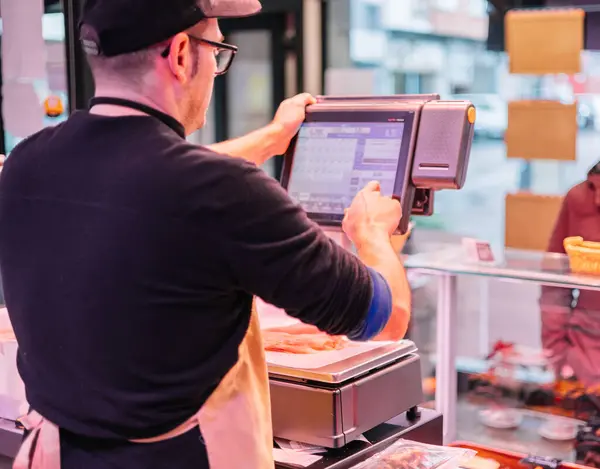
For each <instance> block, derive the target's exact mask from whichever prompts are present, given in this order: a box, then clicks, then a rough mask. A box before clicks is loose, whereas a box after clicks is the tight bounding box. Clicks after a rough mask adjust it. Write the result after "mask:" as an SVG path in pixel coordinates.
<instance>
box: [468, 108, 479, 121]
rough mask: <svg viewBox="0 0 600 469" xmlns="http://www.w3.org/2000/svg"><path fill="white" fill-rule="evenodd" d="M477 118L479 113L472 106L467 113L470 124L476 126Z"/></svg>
mask: <svg viewBox="0 0 600 469" xmlns="http://www.w3.org/2000/svg"><path fill="white" fill-rule="evenodd" d="M476 116H477V111H476V110H475V107H474V106H471V107H470V108H469V110H468V111H467V120H468V121H469V124H474V123H475V117H476Z"/></svg>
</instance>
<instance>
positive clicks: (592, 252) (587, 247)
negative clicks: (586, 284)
mask: <svg viewBox="0 0 600 469" xmlns="http://www.w3.org/2000/svg"><path fill="white" fill-rule="evenodd" d="M563 243H564V246H565V251H566V252H567V255H568V256H569V264H570V265H571V271H572V272H573V273H576V274H588V275H600V243H594V242H591V241H584V240H583V238H582V237H581V236H572V237H570V238H565V240H564V242H563Z"/></svg>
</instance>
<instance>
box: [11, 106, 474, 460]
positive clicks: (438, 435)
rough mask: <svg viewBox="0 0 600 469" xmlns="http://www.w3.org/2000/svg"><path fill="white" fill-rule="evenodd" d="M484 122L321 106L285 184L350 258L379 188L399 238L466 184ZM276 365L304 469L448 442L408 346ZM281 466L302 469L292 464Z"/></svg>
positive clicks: (422, 111) (461, 112) (14, 432)
mask: <svg viewBox="0 0 600 469" xmlns="http://www.w3.org/2000/svg"><path fill="white" fill-rule="evenodd" d="M474 120H475V108H474V107H473V105H472V104H471V103H470V102H467V101H440V100H439V96H436V95H420V96H415V95H413V96H388V97H359V96H356V97H320V98H319V99H318V102H317V104H315V105H313V106H310V107H309V108H308V110H307V117H306V122H305V123H304V124H303V125H302V127H301V129H300V131H299V133H298V135H297V136H296V138H295V139H294V140H293V141H292V144H291V145H290V148H289V149H288V151H287V154H286V156H285V162H284V172H283V177H282V184H283V186H284V188H285V189H286V190H287V191H288V193H289V194H290V196H291V197H292V198H293V199H294V200H295V201H296V202H297V203H298V204H300V205H301V206H302V207H303V208H304V209H305V210H306V212H307V213H308V215H309V216H310V217H311V218H312V219H313V220H315V221H316V222H317V223H319V224H320V225H321V226H323V228H324V229H325V231H326V232H327V233H328V234H329V236H331V237H332V238H333V239H335V240H336V241H337V242H339V243H340V244H341V245H342V246H344V247H346V248H347V249H352V246H351V245H350V243H349V241H348V239H347V238H346V237H345V235H344V234H343V232H342V230H341V222H342V220H343V216H344V209H345V208H346V207H348V206H349V205H350V203H351V201H352V199H353V198H354V196H355V195H356V193H357V192H358V191H359V190H360V189H361V188H362V187H364V185H365V184H366V183H367V182H369V181H371V180H378V181H380V183H381V189H382V193H383V194H384V195H388V196H393V197H395V198H397V199H398V200H400V202H401V203H402V207H403V213H404V214H405V215H404V217H403V218H402V221H401V223H400V225H399V226H398V232H399V233H405V232H406V230H407V229H408V224H409V218H410V215H411V214H418V215H427V214H431V213H432V212H433V193H434V190H438V189H459V188H461V187H462V185H463V184H464V181H465V177H466V171H467V165H468V157H469V153H470V148H471V142H472V139H473V124H474ZM266 356H267V363H268V367H269V378H270V389H271V403H272V415H273V430H274V436H275V438H276V439H282V440H287V441H294V442H298V443H304V444H310V445H316V446H319V447H321V448H324V451H325V452H324V453H323V454H322V457H321V458H319V460H318V461H315V462H314V463H312V464H311V465H309V466H306V465H305V467H310V468H311V469H346V468H351V467H353V466H355V465H356V464H358V463H360V462H361V461H363V460H365V459H367V458H369V457H371V456H372V455H374V454H376V453H378V452H379V451H381V450H383V449H385V448H386V447H387V446H389V445H391V444H392V443H393V442H394V441H396V440H397V439H398V438H400V437H402V438H406V439H411V440H415V441H419V442H423V443H429V444H438V445H439V444H442V443H443V437H442V435H443V420H442V415H441V414H440V413H439V412H436V411H434V410H430V409H423V408H420V407H419V405H420V404H421V403H422V402H423V393H422V389H421V382H422V379H421V378H422V377H421V364H420V358H419V355H418V353H417V348H416V346H415V344H414V343H412V342H410V341H407V340H405V341H400V342H398V343H390V342H380V343H367V344H357V345H356V347H351V348H349V349H347V350H346V349H344V350H341V351H334V352H319V353H316V354H311V355H304V356H300V355H294V354H286V353H277V352H266ZM15 372H16V371H15ZM0 417H4V418H7V416H0ZM11 418H13V417H8V419H11ZM8 419H6V420H2V419H0V455H3V456H6V457H9V458H13V457H14V456H15V455H16V452H17V450H18V448H19V445H20V442H21V438H22V433H21V430H20V429H19V428H18V427H17V426H16V424H15V422H14V421H11V420H8ZM276 459H278V458H276ZM277 467H278V468H292V467H298V466H297V465H294V463H293V461H292V462H290V461H289V459H288V460H286V461H281V460H280V461H278V462H277Z"/></svg>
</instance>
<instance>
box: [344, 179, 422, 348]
mask: <svg viewBox="0 0 600 469" xmlns="http://www.w3.org/2000/svg"><path fill="white" fill-rule="evenodd" d="M401 218H402V207H401V206H400V203H399V202H398V201H397V200H394V199H392V198H391V197H385V196H382V195H381V188H380V186H379V183H378V182H370V183H369V184H367V186H366V187H365V188H364V189H363V190H361V191H360V192H359V193H358V194H357V195H356V197H355V198H354V201H353V202H352V205H350V208H349V209H348V210H346V216H345V217H344V223H343V229H344V232H345V233H346V235H347V236H348V238H350V240H351V241H352V243H353V244H354V246H355V247H356V250H357V253H358V257H359V258H360V259H361V260H362V261H363V262H364V263H365V265H367V266H368V267H371V268H372V269H374V270H375V271H377V272H378V273H380V274H381V275H382V276H383V278H384V279H385V280H386V282H387V284H388V287H389V288H390V291H391V294H392V312H391V316H390V318H389V320H388V323H387V325H386V326H385V328H384V329H383V331H382V332H381V333H380V334H379V335H378V336H377V337H376V339H375V340H399V339H401V338H402V337H404V334H405V333H406V330H407V328H408V322H409V320H410V308H411V306H410V286H409V284H408V279H407V278H406V272H405V271H404V267H403V266H402V263H401V262H400V259H399V257H398V253H397V252H395V251H394V248H393V247H392V242H391V238H392V234H393V233H394V231H396V229H397V228H398V224H399V223H400V219H401Z"/></svg>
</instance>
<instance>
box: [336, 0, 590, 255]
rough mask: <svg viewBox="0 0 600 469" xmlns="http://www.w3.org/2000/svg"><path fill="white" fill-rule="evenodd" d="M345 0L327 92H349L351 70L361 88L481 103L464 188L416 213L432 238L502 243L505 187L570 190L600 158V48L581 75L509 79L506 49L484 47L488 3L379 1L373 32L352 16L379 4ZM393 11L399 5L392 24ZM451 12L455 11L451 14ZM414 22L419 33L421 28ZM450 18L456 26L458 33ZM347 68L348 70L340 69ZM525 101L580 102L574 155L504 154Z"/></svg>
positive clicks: (339, 12) (339, 14)
mask: <svg viewBox="0 0 600 469" xmlns="http://www.w3.org/2000/svg"><path fill="white" fill-rule="evenodd" d="M348 1H349V3H350V7H349V8H346V9H345V10H344V9H343V8H341V6H340V5H341V3H343V2H346V0H333V1H332V2H329V5H330V6H329V8H335V13H336V14H335V15H329V22H330V27H329V28H328V29H329V30H330V31H336V33H335V34H332V35H330V36H329V37H328V41H329V43H328V50H329V55H330V56H335V57H336V59H335V63H332V64H331V66H329V67H328V70H327V71H326V74H327V76H328V77H329V78H330V79H328V80H326V85H327V89H326V92H327V93H336V91H340V90H345V89H347V86H348V85H347V83H348V82H349V81H350V80H352V73H353V72H354V74H355V76H356V77H355V78H356V79H355V81H354V82H353V86H354V88H353V91H355V92H357V91H361V92H364V93H365V94H382V93H388V94H390V93H433V92H435V93H439V94H441V95H442V96H443V97H445V98H454V99H462V98H467V99H470V100H471V101H473V102H474V103H475V104H476V106H477V107H478V111H479V112H478V121H477V127H476V139H475V142H474V144H473V150H472V153H471V163H470V167H469V174H468V178H467V183H466V186H465V188H464V189H463V190H462V191H442V192H440V193H439V195H438V197H437V200H436V213H435V215H434V216H433V217H430V218H420V219H417V220H416V222H417V226H420V227H421V228H422V229H423V230H426V231H428V232H430V233H432V234H431V236H433V237H435V238H437V239H457V238H459V237H461V236H470V237H476V238H480V239H485V240H488V241H490V242H491V243H492V245H493V246H495V247H502V246H503V245H504V198H505V195H506V193H508V192H514V191H517V190H531V191H533V192H536V193H541V194H550V195H551V194H564V193H565V192H566V191H567V190H568V188H569V187H571V186H572V185H573V184H575V183H577V182H579V181H581V180H582V179H583V178H584V177H585V174H586V172H587V169H589V167H591V166H592V165H593V163H595V162H596V161H597V160H598V159H599V158H600V152H597V151H595V148H597V147H598V145H597V144H598V142H599V141H600V80H599V79H598V76H600V52H595V51H587V52H585V53H584V73H582V74H581V75H578V76H575V77H566V76H547V77H544V78H533V77H527V76H512V75H510V74H509V72H508V61H507V59H506V56H505V54H504V53H501V52H492V51H488V50H487V48H486V41H487V32H488V24H487V23H488V18H487V16H486V15H482V14H481V13H482V12H483V11H484V10H485V4H486V2H485V1H483V0H482V1H476V0H472V1H467V2H455V1H454V0H436V1H433V2H419V8H412V6H411V5H412V4H411V5H409V4H410V2H407V3H406V4H404V3H403V4H402V5H399V2H397V1H396V0H384V1H382V2H380V3H379V8H380V9H381V11H382V12H383V13H382V14H383V16H384V18H385V21H384V22H383V23H382V25H381V27H380V28H379V29H378V30H373V31H369V32H368V33H367V32H366V31H365V28H364V17H363V18H353V16H354V15H360V14H361V12H363V14H364V11H365V10H364V8H369V7H370V6H371V5H372V2H368V1H365V0H348ZM400 7H402V8H400ZM449 10H454V11H452V12H451V13H450V11H449ZM388 12H394V15H395V16H394V18H393V21H392V19H391V18H388V17H389V16H390V15H389V14H388ZM423 12H425V17H424V16H423ZM475 13H477V14H475ZM344 14H345V15H346V17H344ZM445 14H447V15H449V16H448V17H447V18H445V17H444V15H445ZM399 15H401V16H403V17H399ZM413 16H414V18H413ZM424 18H425V19H424ZM423 21H426V22H427V24H423ZM417 22H420V24H421V25H422V26H421V27H420V28H421V30H422V31H421V32H419V33H418V34H417V35H415V31H414V24H416V23H417ZM449 23H453V27H452V29H451V30H449V29H448V24H449ZM343 24H350V28H349V31H348V32H347V34H348V36H346V37H345V38H344V37H343V36H342V35H341V34H340V30H341V27H340V25H343ZM366 36H369V37H371V36H372V38H373V40H376V41H377V44H378V47H377V51H380V52H376V51H375V50H373V48H366V47H364V41H363V40H362V39H361V38H363V37H366ZM348 37H349V38H350V40H348ZM361 44H362V45H361ZM381 51H384V52H381ZM341 70H343V73H338V72H340V71H341ZM336 77H337V79H336ZM525 98H548V99H560V100H562V101H568V100H571V101H572V100H573V99H577V100H578V103H579V104H578V108H579V109H578V124H579V127H580V134H579V143H578V145H579V154H578V159H577V161H576V162H572V163H569V162H566V163H564V162H554V161H550V162H545V161H536V162H532V163H531V164H527V163H525V162H523V161H520V160H511V159H507V158H506V149H505V145H504V141H503V137H504V132H505V131H506V127H507V103H508V102H509V101H510V100H514V99H525Z"/></svg>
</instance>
